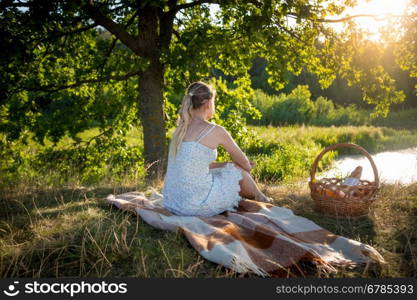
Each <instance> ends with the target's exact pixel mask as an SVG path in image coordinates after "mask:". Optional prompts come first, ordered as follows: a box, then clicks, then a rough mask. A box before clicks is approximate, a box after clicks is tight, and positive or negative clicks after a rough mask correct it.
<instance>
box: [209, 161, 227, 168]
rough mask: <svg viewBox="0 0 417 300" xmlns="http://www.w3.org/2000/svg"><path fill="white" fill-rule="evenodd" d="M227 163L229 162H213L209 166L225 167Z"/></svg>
mask: <svg viewBox="0 0 417 300" xmlns="http://www.w3.org/2000/svg"><path fill="white" fill-rule="evenodd" d="M226 164H227V162H213V163H210V164H209V168H210V169H213V168H223V167H224V166H225V165H226Z"/></svg>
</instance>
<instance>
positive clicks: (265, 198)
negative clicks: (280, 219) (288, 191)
mask: <svg viewBox="0 0 417 300" xmlns="http://www.w3.org/2000/svg"><path fill="white" fill-rule="evenodd" d="M255 201H259V202H266V203H271V202H272V199H271V198H269V197H268V196H266V195H265V194H264V193H262V192H261V193H260V194H258V195H256V196H255Z"/></svg>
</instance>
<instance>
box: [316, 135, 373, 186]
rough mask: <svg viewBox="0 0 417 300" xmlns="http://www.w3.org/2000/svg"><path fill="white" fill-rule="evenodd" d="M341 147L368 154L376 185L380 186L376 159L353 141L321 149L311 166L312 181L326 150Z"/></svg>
mask: <svg viewBox="0 0 417 300" xmlns="http://www.w3.org/2000/svg"><path fill="white" fill-rule="evenodd" d="M339 147H348V148H353V149H356V150H359V151H360V152H362V154H363V155H365V156H366V158H367V159H368V160H369V162H370V163H371V166H372V170H373V171H374V178H375V183H376V187H377V188H379V177H378V172H377V169H376V165H375V162H374V160H373V159H372V157H371V155H370V154H369V153H368V151H366V150H365V149H364V148H362V147H361V146H359V145H356V144H352V143H339V144H334V145H331V146H329V147H327V148H325V149H324V150H323V151H321V152H320V154H319V155H318V156H317V157H316V159H315V161H314V163H313V166H312V167H311V170H310V181H312V182H313V179H315V175H316V170H317V165H318V163H319V161H320V159H321V158H322V157H323V155H324V154H325V153H326V152H329V151H331V150H334V149H336V148H339Z"/></svg>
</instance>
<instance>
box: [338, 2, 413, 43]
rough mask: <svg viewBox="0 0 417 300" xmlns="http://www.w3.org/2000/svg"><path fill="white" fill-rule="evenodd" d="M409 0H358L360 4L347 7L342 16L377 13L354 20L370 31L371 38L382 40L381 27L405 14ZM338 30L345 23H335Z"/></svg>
mask: <svg viewBox="0 0 417 300" xmlns="http://www.w3.org/2000/svg"><path fill="white" fill-rule="evenodd" d="M408 2H409V0H358V5H357V6H355V7H350V8H347V9H346V10H345V11H344V13H343V14H342V15H341V16H340V17H345V16H353V15H365V14H366V15H375V16H377V17H376V18H373V17H357V18H355V19H354V22H355V23H356V24H357V25H358V26H359V27H360V28H362V29H363V30H365V31H368V32H369V33H370V34H371V36H370V38H371V39H374V40H380V39H381V37H380V34H379V29H381V28H382V27H384V26H386V25H388V24H389V22H390V21H392V20H395V17H396V16H400V15H403V14H404V12H405V10H406V8H407V6H408ZM333 27H334V28H335V29H336V30H340V29H341V28H343V24H335V25H334V26H333ZM394 30H395V29H394Z"/></svg>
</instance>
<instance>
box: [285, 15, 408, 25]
mask: <svg viewBox="0 0 417 300" xmlns="http://www.w3.org/2000/svg"><path fill="white" fill-rule="evenodd" d="M287 15H290V16H294V17H297V18H298V17H300V16H299V15H297V14H294V13H288V14H287ZM381 16H382V15H371V14H360V15H352V16H346V17H344V18H341V19H334V20H332V19H315V21H318V22H327V23H338V22H345V21H348V20H350V19H353V18H358V17H370V18H374V19H378V18H380V17H381ZM390 16H392V17H401V15H391V14H390ZM309 20H311V19H309Z"/></svg>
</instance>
